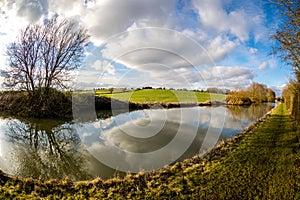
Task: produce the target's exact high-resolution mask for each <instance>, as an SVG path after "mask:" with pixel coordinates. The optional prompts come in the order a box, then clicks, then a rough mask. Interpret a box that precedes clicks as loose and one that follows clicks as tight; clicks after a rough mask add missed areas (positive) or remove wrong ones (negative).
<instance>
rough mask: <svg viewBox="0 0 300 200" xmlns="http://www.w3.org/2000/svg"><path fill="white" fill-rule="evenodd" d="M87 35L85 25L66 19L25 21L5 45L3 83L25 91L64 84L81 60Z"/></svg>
mask: <svg viewBox="0 0 300 200" xmlns="http://www.w3.org/2000/svg"><path fill="white" fill-rule="evenodd" d="M88 38H89V36H88V35H87V31H86V30H85V29H83V28H81V27H77V26H76V24H75V23H73V22H71V21H68V20H66V19H64V20H59V19H57V18H53V19H51V20H50V21H47V22H45V23H43V24H38V25H28V26H27V27H26V28H25V29H23V30H21V32H20V34H19V37H18V38H17V41H16V42H14V43H11V44H10V45H9V46H8V47H7V56H8V58H9V69H8V70H7V71H4V76H5V85H6V86H8V87H9V88H17V89H23V90H24V89H25V90H27V91H35V90H36V89H40V88H46V89H49V88H50V87H54V88H57V87H60V88H61V87H66V83H67V81H69V80H70V72H71V71H72V70H74V69H77V68H78V67H79V66H80V64H81V61H82V58H83V57H84V50H85V46H86V45H87V43H88Z"/></svg>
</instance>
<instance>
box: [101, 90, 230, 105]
mask: <svg viewBox="0 0 300 200" xmlns="http://www.w3.org/2000/svg"><path fill="white" fill-rule="evenodd" d="M96 95H97V96H106V97H111V98H114V99H118V100H121V101H130V102H132V103H170V102H171V103H178V102H180V103H190V102H205V101H217V100H225V98H226V96H225V95H223V94H210V93H207V92H193V91H184V90H162V89H143V90H136V91H130V92H122V91H119V90H116V91H113V92H112V93H111V92H110V91H109V90H98V91H96Z"/></svg>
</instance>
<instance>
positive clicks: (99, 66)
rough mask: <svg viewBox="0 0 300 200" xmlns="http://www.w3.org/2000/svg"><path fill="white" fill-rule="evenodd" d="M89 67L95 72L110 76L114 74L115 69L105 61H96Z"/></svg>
mask: <svg viewBox="0 0 300 200" xmlns="http://www.w3.org/2000/svg"><path fill="white" fill-rule="evenodd" d="M91 67H92V68H94V69H95V70H97V71H101V72H107V73H108V74H111V75H114V74H115V72H116V70H115V67H114V66H113V65H112V64H111V63H109V62H108V61H106V60H104V61H100V60H96V61H95V62H94V63H93V64H92V66H91Z"/></svg>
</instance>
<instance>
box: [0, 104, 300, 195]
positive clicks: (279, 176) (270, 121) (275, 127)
mask: <svg viewBox="0 0 300 200" xmlns="http://www.w3.org/2000/svg"><path fill="white" fill-rule="evenodd" d="M253 127H254V128H252V129H249V130H248V131H246V132H244V133H243V134H240V135H238V136H236V137H234V138H232V139H230V140H228V141H225V142H221V144H220V145H219V147H217V148H215V149H214V150H212V151H211V152H210V153H209V154H208V155H207V156H206V157H205V158H203V159H201V158H199V156H195V157H193V158H191V159H187V160H185V161H183V162H179V163H176V164H175V165H173V166H167V167H165V168H164V169H161V170H158V171H155V172H150V173H145V172H144V173H142V172H141V173H139V174H136V175H130V174H129V175H127V176H126V177H125V178H123V179H122V178H114V179H110V180H106V181H103V180H101V179H95V180H93V181H82V182H75V183H74V182H71V181H69V180H62V181H55V180H51V181H43V180H33V179H16V178H11V177H7V176H6V175H4V174H1V173H0V199H19V198H24V199H40V198H43V199H272V200H273V199H299V198H300V169H299V168H300V143H299V132H297V131H295V129H294V121H293V120H292V119H291V117H290V115H289V114H288V112H287V110H286V108H285V105H284V104H280V105H279V106H278V107H277V108H276V110H275V112H274V113H273V114H272V115H271V116H270V117H269V118H267V119H266V120H265V121H264V122H262V123H260V124H258V125H256V126H253Z"/></svg>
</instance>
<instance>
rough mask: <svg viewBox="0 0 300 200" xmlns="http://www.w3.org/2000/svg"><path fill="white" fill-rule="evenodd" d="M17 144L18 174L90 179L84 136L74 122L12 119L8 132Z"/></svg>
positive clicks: (14, 157)
mask: <svg viewBox="0 0 300 200" xmlns="http://www.w3.org/2000/svg"><path fill="white" fill-rule="evenodd" d="M7 135H8V136H9V139H10V141H11V142H12V143H13V144H14V155H13V159H16V162H15V163H16V166H15V167H17V169H16V170H17V174H18V175H20V176H23V177H28V176H30V177H33V178H57V179H61V178H64V177H69V178H70V179H72V180H82V179H89V178H91V176H90V175H89V174H88V173H87V171H88V170H87V169H84V163H85V159H84V157H83V154H82V153H81V152H80V149H81V151H82V146H81V143H80V138H79V137H78V135H77V134H76V131H75V130H74V129H73V128H72V125H71V124H68V123H65V124H63V125H62V124H61V123H59V122H57V121H51V120H47V121H45V120H37V121H33V122H28V121H27V122H21V121H19V120H10V121H9V122H8V132H7Z"/></svg>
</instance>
